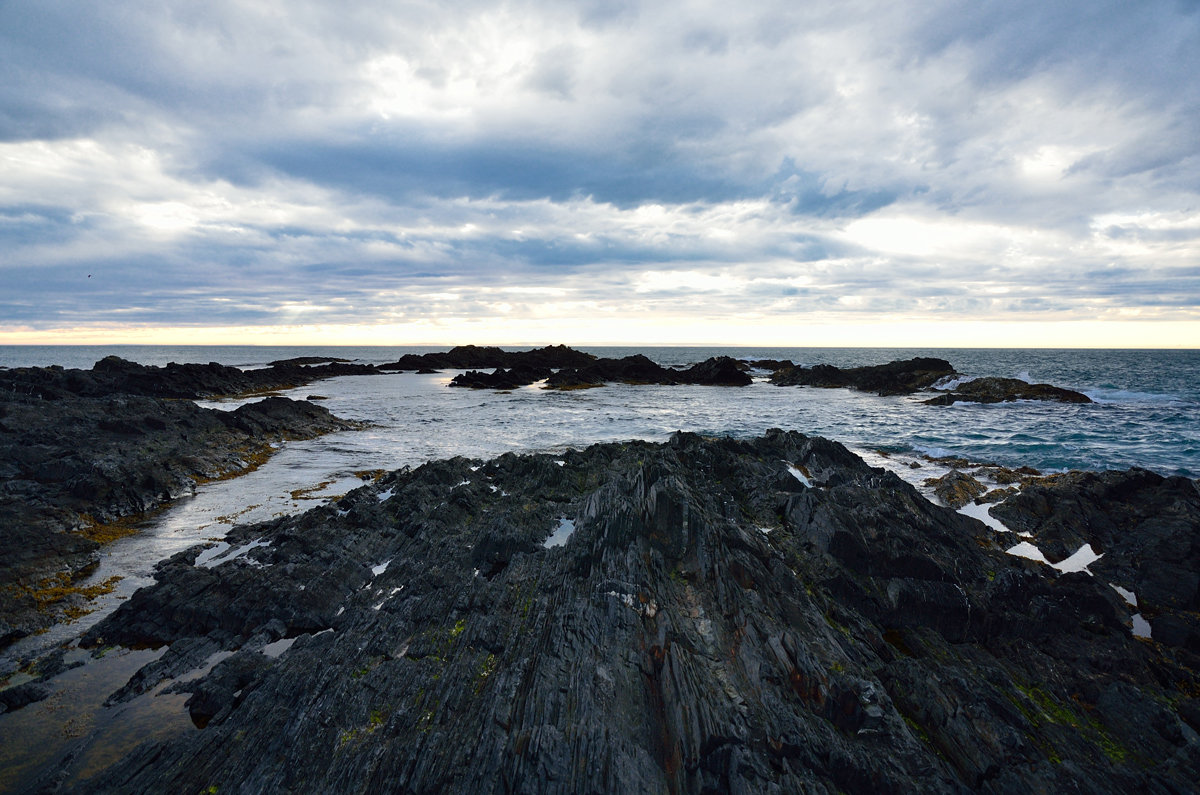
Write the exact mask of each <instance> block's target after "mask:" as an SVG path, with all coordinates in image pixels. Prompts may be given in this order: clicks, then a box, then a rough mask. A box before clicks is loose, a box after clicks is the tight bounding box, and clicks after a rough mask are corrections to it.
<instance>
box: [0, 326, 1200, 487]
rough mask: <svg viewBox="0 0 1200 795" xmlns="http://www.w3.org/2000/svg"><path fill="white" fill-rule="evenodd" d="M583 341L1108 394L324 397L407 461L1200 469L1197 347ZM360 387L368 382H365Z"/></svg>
mask: <svg viewBox="0 0 1200 795" xmlns="http://www.w3.org/2000/svg"><path fill="white" fill-rule="evenodd" d="M515 349H516V348H513V350H515ZM582 349H583V350H587V351H589V352H592V353H595V354H597V355H601V356H625V355H628V354H631V353H644V354H646V355H647V356H649V357H650V358H651V359H653V360H655V361H657V362H660V363H662V364H665V365H686V364H691V363H694V362H697V361H701V360H703V359H705V358H707V357H709V356H713V355H721V354H724V355H730V356H735V357H738V358H772V359H791V360H792V361H794V362H796V363H798V364H805V365H812V364H816V363H821V362H826V363H829V364H834V365H838V366H841V367H849V366H857V365H864V364H880V363H883V362H887V361H891V360H894V359H906V358H911V357H913V356H938V357H941V358H944V359H947V360H949V361H950V362H951V364H953V365H954V366H955V368H956V369H957V370H958V371H959V372H961V373H963V374H964V375H967V376H983V375H996V376H1005V377H1019V378H1024V379H1026V380H1030V381H1041V382H1048V383H1052V384H1055V385H1058V386H1064V387H1069V388H1072V389H1077V390H1079V391H1082V392H1084V393H1086V394H1087V395H1088V396H1089V397H1091V398H1092V399H1093V400H1095V401H1096V403H1095V404H1092V405H1083V406H1074V405H1061V404H1056V403H1033V402H1027V403H1016V404H1001V405H993V406H977V405H970V404H965V405H964V404H957V405H955V406H950V407H933V406H924V405H921V404H920V403H919V401H918V400H915V399H912V398H905V397H892V398H877V397H875V396H870V395H861V394H857V393H850V392H848V391H846V390H833V391H832V392H829V391H827V390H814V389H804V388H795V387H785V388H780V387H774V386H770V385H769V384H766V383H763V382H759V383H756V384H755V385H754V386H752V387H750V388H747V389H744V390H727V389H720V388H715V389H714V388H703V387H639V388H614V387H608V388H605V389H602V390H587V391H585V392H574V393H564V394H556V393H549V392H544V391H542V390H537V389H526V390H518V391H517V392H515V393H513V394H511V395H498V394H494V393H469V395H470V397H469V398H468V397H467V395H463V394H457V395H456V394H454V393H456V392H457V390H451V389H446V388H444V386H443V384H444V381H436V380H435V381H431V382H429V383H430V384H431V386H430V387H429V388H427V389H426V388H420V389H410V388H405V389H401V390H394V389H391V388H388V389H384V384H383V383H382V382H381V383H378V384H368V383H367V382H366V381H364V380H363V379H352V380H351V381H348V382H347V384H346V385H341V386H339V387H338V389H337V390H335V391H337V392H338V393H339V395H338V397H337V399H335V400H331V401H330V402H329V403H327V404H326V405H327V406H328V407H329V408H330V409H331V410H333V411H334V412H335V413H340V414H343V415H345V416H354V417H355V418H357V419H366V420H370V421H373V422H379V423H382V424H384V425H390V426H392V427H394V428H395V429H396V434H395V435H394V438H376V439H374V442H375V443H377V444H378V446H379V449H378V450H375V451H368V450H365V449H364V450H362V451H361V454H362V455H363V456H364V457H366V458H370V459H371V461H372V462H378V461H380V460H383V461H388V462H390V461H399V460H400V459H403V460H402V461H401V463H414V461H413V460H412V458H413V451H423V452H422V453H419V454H418V457H419V456H420V455H428V456H430V457H436V456H437V455H440V454H451V455H453V454H466V455H482V454H486V453H491V452H503V451H504V450H508V449H515V450H525V449H552V448H558V447H562V446H567V445H571V444H575V445H582V444H588V443H591V442H595V441H607V440H611V439H629V438H648V439H661V438H665V436H666V435H668V434H669V433H670V432H671V431H673V430H692V431H698V432H704V433H728V434H734V435H748V434H752V433H759V432H761V431H762V430H765V429H766V428H768V427H776V426H778V427H785V428H794V429H796V430H799V431H802V432H805V433H812V434H820V435H824V436H829V437H830V438H834V439H837V440H839V441H842V442H844V443H846V444H847V445H849V446H851V447H852V448H855V449H857V450H860V451H861V450H883V451H886V452H889V453H917V454H920V453H927V454H933V455H944V454H954V455H960V456H966V457H968V458H972V459H974V460H984V461H994V462H997V463H1001V464H1006V465H1011V466H1017V465H1029V466H1033V467H1036V468H1038V469H1043V470H1061V469H1107V468H1121V469H1123V468H1127V467H1130V466H1141V467H1145V468H1148V469H1153V470H1155V471H1158V472H1161V473H1163V474H1182V475H1188V476H1191V477H1196V476H1200V351H1196V350H1045V349H1032V350H1025V349H985V350H978V349H977V350H969V349H895V348H890V349H889V348H787V347H777V348H767V347H761V348H688V347H645V348H595V347H582ZM431 350H445V348H444V347H442V348H429V347H404V346H392V347H333V346H330V347H278V346H276V347H266V346H264V347H256V346H214V347H206V346H190V347H189V346H4V347H0V365H3V366H9V367H15V366H26V365H50V364H57V365H61V366H65V367H85V368H86V367H90V366H91V365H92V364H93V363H94V362H95V361H96V360H97V359H99V358H102V357H103V356H106V355H109V354H116V355H118V356H122V357H124V358H127V359H131V360H133V361H138V362H141V363H143V364H158V365H161V364H166V363H167V362H171V361H176V362H209V361H216V362H220V363H222V364H230V365H235V366H239V367H261V366H264V365H266V364H267V363H268V362H270V361H272V360H275V359H285V358H291V357H293V356H307V355H324V356H339V357H342V358H346V359H354V360H358V361H363V362H368V363H383V362H389V361H394V360H395V359H396V358H398V357H399V356H400V355H402V354H404V353H413V352H416V353H420V352H427V351H431ZM401 378H409V379H415V378H417V376H413V375H406V376H401ZM388 383H393V382H391V381H390V380H389V381H388ZM421 383H422V384H424V383H426V382H421ZM356 385H357V386H356ZM413 386H415V384H414V385H413ZM356 389H359V390H362V394H359V395H355V394H353V393H354V391H355V390H356ZM381 390H382V392H383V393H382V394H380V391H381ZM313 391H315V392H320V391H322V387H321V386H320V385H318V384H314V385H312V387H306V388H304V389H303V390H300V394H299V395H298V396H300V397H303V396H304V395H305V394H307V393H308V392H313ZM389 394H392V395H395V400H390V399H389ZM464 401H465V403H466V405H464ZM400 406H403V411H400V409H399V407H400ZM405 416H408V417H414V416H420V417H425V418H426V419H427V420H428V417H429V416H432V417H442V418H444V420H445V422H443V423H438V422H428V421H426V422H415V421H414V422H411V423H407V424H406V423H405V419H404V417H405ZM364 441H370V440H367V439H364ZM396 465H399V464H396Z"/></svg>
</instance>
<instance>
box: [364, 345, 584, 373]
mask: <svg viewBox="0 0 1200 795" xmlns="http://www.w3.org/2000/svg"><path fill="white" fill-rule="evenodd" d="M595 358H596V357H595V356H593V355H591V354H590V353H583V352H582V351H577V350H574V349H573V348H568V347H567V346H565V345H550V346H547V347H545V348H535V349H534V350H531V351H505V350H501V349H500V348H495V347H480V346H477V345H459V346H456V347H454V348H451V349H450V350H449V351H446V352H445V353H423V354H412V353H409V354H405V355H404V356H401V357H400V358H399V359H398V360H397V361H395V362H393V363H391V364H384V365H380V366H379V369H380V370H416V371H421V370H446V369H449V370H479V369H495V368H505V367H508V368H512V367H529V368H552V369H557V368H562V367H585V366H587V365H588V364H590V363H591V362H592V361H594V360H595Z"/></svg>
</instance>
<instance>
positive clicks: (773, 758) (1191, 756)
mask: <svg viewBox="0 0 1200 795" xmlns="http://www.w3.org/2000/svg"><path fill="white" fill-rule="evenodd" d="M556 459H557V461H561V462H562V466H559V465H558V464H557V463H556ZM388 495H390V496H388ZM381 496H386V499H383V500H381V499H380V497H381ZM551 539H553V540H554V543H555V544H556V545H554V546H546V545H545V544H546V542H547V541H550V540H551ZM1009 540H1010V539H1008V538H1003V537H1000V536H997V535H996V534H994V533H993V532H992V531H991V530H990V529H989V528H987V527H986V526H984V525H983V524H981V523H979V522H976V521H975V520H973V519H969V518H967V517H965V516H962V515H960V514H958V513H957V512H955V511H953V510H951V509H949V508H945V507H942V506H938V505H934V504H932V503H930V502H929V501H928V500H926V499H924V498H923V497H922V496H921V495H920V494H919V493H917V492H916V490H914V489H913V488H912V487H910V486H908V485H907V484H905V483H904V482H902V481H900V480H899V479H898V478H897V477H896V476H894V475H892V474H890V473H888V472H886V471H883V470H879V469H873V468H871V467H869V466H867V465H866V464H864V463H863V462H862V461H861V460H859V459H858V458H857V457H855V456H853V455H852V454H851V453H849V452H848V451H847V450H846V449H845V448H844V447H842V446H841V445H838V444H836V443H833V442H829V441H827V440H824V439H819V438H811V437H806V436H803V435H801V434H797V433H784V432H780V431H771V432H768V433H767V434H766V435H765V436H764V437H762V438H758V439H750V440H736V439H728V438H724V439H704V438H701V437H698V436H695V435H691V434H677V435H675V436H673V437H672V439H671V441H670V442H669V443H666V444H651V443H644V442H632V443H628V444H604V445H595V446H593V447H589V448H588V449H586V450H582V451H568V452H566V453H565V454H559V455H557V456H553V457H551V456H545V455H529V456H518V455H505V456H501V457H500V458H497V459H495V460H492V461H489V462H472V461H468V460H464V459H452V460H448V461H438V462H432V463H430V464H426V465H424V466H421V467H419V468H417V469H414V470H411V471H409V470H402V471H398V472H394V473H391V474H389V475H386V476H384V477H383V478H382V479H381V480H380V481H379V482H378V483H377V484H373V485H369V486H365V487H363V488H361V489H358V490H356V491H354V492H351V493H350V494H348V495H346V496H345V497H343V498H342V499H341V500H339V501H338V502H337V503H335V504H333V505H329V506H323V507H320V508H316V509H314V510H312V511H309V512H308V513H306V514H303V515H301V516H297V517H285V518H281V519H279V520H276V521H273V522H269V523H265V524H260V525H253V526H247V527H241V528H236V529H235V530H234V531H233V536H232V538H231V541H230V543H236V544H248V543H250V542H252V541H253V542H258V543H259V544H260V545H259V546H256V547H254V548H253V549H250V550H249V551H248V552H246V554H245V555H243V556H240V557H237V558H235V559H233V560H230V561H229V562H226V563H223V564H221V565H218V566H215V567H213V568H211V569H198V568H196V567H195V566H193V565H192V561H193V560H194V559H195V556H196V554H197V552H198V550H195V549H193V550H189V551H186V552H183V553H180V554H179V555H177V556H175V557H174V558H172V559H171V560H170V561H169V562H167V563H166V564H164V565H163V566H161V567H160V568H159V570H158V572H157V573H156V579H157V580H158V582H157V584H156V585H154V586H152V587H151V588H147V589H143V590H142V591H139V592H138V594H136V595H135V596H134V597H133V598H132V599H130V600H129V601H128V602H127V603H126V604H124V605H123V606H122V607H120V608H119V609H118V610H117V611H116V612H115V613H113V614H112V615H111V616H109V617H108V618H107V619H105V620H104V621H103V622H101V623H100V624H99V625H98V626H97V627H96V628H95V629H94V630H93V636H103V637H104V638H105V642H113V640H114V639H119V640H120V642H123V643H126V642H127V643H169V644H170V645H171V648H172V649H174V648H175V647H176V645H178V644H183V646H182V647H181V648H183V649H184V650H186V649H187V648H189V647H188V646H187V644H192V648H194V647H195V644H197V643H208V642H211V641H215V642H218V643H220V644H221V647H222V648H223V649H225V650H226V651H227V652H228V651H235V652H237V653H236V654H235V655H234V656H232V657H229V658H228V659H226V660H224V661H222V662H219V663H218V664H217V665H216V667H215V668H214V669H213V670H212V671H211V672H210V673H208V674H207V675H205V676H203V677H202V678H200V679H198V680H196V681H194V682H191V683H189V684H188V685H187V689H188V690H189V691H190V692H192V693H193V694H194V695H193V700H192V702H191V709H192V711H193V713H194V714H195V715H196V716H197V718H198V723H204V724H205V728H204V729H203V730H202V731H199V732H191V733H189V734H185V735H181V736H179V737H177V738H176V739H174V740H172V741H169V742H166V743H153V744H149V745H147V746H144V747H143V748H141V749H139V750H138V751H135V752H134V753H132V754H130V755H129V756H127V757H126V758H124V759H122V760H121V761H119V762H118V763H116V764H115V765H113V766H112V767H111V768H109V769H108V770H106V771H103V772H101V773H99V774H98V775H96V776H95V777H93V778H90V779H88V780H86V781H82V782H78V783H77V789H78V790H79V791H83V792H88V791H95V792H105V791H179V790H186V789H189V788H195V787H196V786H197V785H198V783H203V784H205V785H208V784H212V785H213V786H219V787H221V788H224V787H227V786H234V787H237V788H242V789H246V790H253V791H287V790H292V791H298V790H303V791H348V790H349V791H372V790H379V789H387V790H392V791H404V792H429V791H438V792H472V793H499V792H514V791H516V792H530V793H540V792H580V791H588V792H592V791H597V792H697V793H699V792H718V791H719V792H799V791H816V792H819V791H834V790H840V791H845V792H911V791H915V790H920V791H929V792H947V793H950V792H954V793H957V792H963V791H979V790H981V791H1005V792H1007V791H1086V792H1112V793H1118V792H1121V793H1123V792H1131V791H1186V790H1188V789H1190V788H1191V787H1192V786H1193V782H1194V781H1196V780H1197V777H1198V775H1200V753H1198V752H1197V749H1198V743H1200V739H1198V737H1197V735H1196V733H1195V730H1194V729H1193V728H1192V726H1191V725H1190V724H1189V722H1188V721H1189V720H1190V721H1192V722H1195V721H1196V720H1197V719H1196V717H1195V715H1196V714H1200V710H1196V709H1192V708H1191V707H1188V706H1187V705H1184V708H1181V709H1180V710H1179V711H1176V710H1174V709H1172V708H1170V707H1168V706H1164V705H1168V704H1171V703H1173V700H1174V699H1176V698H1177V696H1178V693H1180V692H1183V693H1191V692H1197V690H1196V688H1197V685H1198V684H1200V677H1198V676H1197V673H1196V672H1195V671H1194V670H1191V669H1189V668H1187V667H1185V666H1183V665H1181V664H1180V663H1179V661H1178V660H1177V659H1176V658H1175V657H1173V656H1170V655H1165V654H1162V653H1161V652H1160V651H1159V649H1158V647H1155V646H1152V645H1148V644H1144V643H1142V642H1140V641H1138V640H1137V639H1136V638H1134V637H1133V636H1132V635H1131V634H1130V632H1129V631H1128V628H1127V625H1126V623H1127V621H1128V619H1129V616H1128V611H1127V609H1126V606H1125V604H1124V602H1123V601H1122V600H1121V599H1120V597H1119V596H1118V595H1117V594H1116V592H1115V591H1114V590H1113V589H1111V588H1110V587H1109V586H1108V585H1107V583H1105V582H1104V581H1102V580H1100V579H1097V578H1093V577H1090V576H1088V575H1087V574H1072V575H1061V576H1059V575H1057V574H1056V573H1055V572H1054V571H1053V570H1051V569H1049V568H1048V567H1046V566H1043V565H1041V564H1038V563H1034V562H1032V561H1027V560H1024V559H1021V558H1016V557H1013V556H1010V555H1006V554H1004V552H1003V551H1002V548H1003V547H1004V545H1005V544H1006V543H1008V541H1009ZM385 564H386V565H385ZM281 636H282V637H288V638H295V641H294V643H293V644H292V646H291V648H290V649H288V650H287V651H286V652H284V653H283V654H282V655H281V656H279V657H278V658H274V659H272V658H266V657H264V656H263V655H260V654H258V653H257V651H256V649H257V648H258V646H259V644H261V643H262V639H263V638H265V637H281ZM1189 710H1190V711H1189ZM1185 715H1186V716H1189V717H1186V718H1185V717H1181V716H1185ZM205 721H207V722H206V723H205ZM1133 721H1136V723H1134V722H1133ZM1142 722H1149V725H1151V726H1153V730H1147V731H1143V732H1142V736H1138V737H1133V736H1131V735H1132V733H1133V731H1134V730H1133V729H1132V728H1131V727H1134V726H1137V727H1141V726H1142Z"/></svg>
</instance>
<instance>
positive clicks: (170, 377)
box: [0, 356, 378, 401]
mask: <svg viewBox="0 0 1200 795" xmlns="http://www.w3.org/2000/svg"><path fill="white" fill-rule="evenodd" d="M377 372H378V371H377V370H376V369H375V368H374V367H372V366H370V365H366V364H344V363H339V362H333V363H329V364H319V365H314V366H311V367H309V366H303V365H299V364H294V363H292V364H288V363H277V364H276V365H275V366H273V367H265V368H262V369H258V370H240V369H238V368H237V367H229V366H227V365H223V364H217V363H216V362H211V363H209V364H175V363H171V364H168V365H166V366H165V367H155V366H152V365H144V364H138V363H136V362H130V361H127V360H125V359H121V358H120V357H117V356H106V357H105V358H103V359H101V360H100V361H98V362H96V364H95V365H94V366H93V367H92V369H91V370H65V369H63V368H62V367H18V368H14V369H11V370H0V400H13V401H18V400H27V399H41V400H60V399H63V398H73V397H102V396H105V395H113V394H121V395H143V396H148V397H162V398H204V397H214V396H217V395H240V394H246V393H253V392H265V391H268V390H275V389H283V388H287V387H294V386H300V385H302V384H307V383H310V382H312V381H316V380H318V379H322V378H332V377H334V376H339V375H371V374H374V373H377Z"/></svg>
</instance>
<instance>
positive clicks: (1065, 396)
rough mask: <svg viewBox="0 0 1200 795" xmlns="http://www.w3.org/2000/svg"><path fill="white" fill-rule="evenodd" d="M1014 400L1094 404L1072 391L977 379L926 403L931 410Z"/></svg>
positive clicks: (1003, 380)
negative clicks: (957, 405) (936, 407)
mask: <svg viewBox="0 0 1200 795" xmlns="http://www.w3.org/2000/svg"><path fill="white" fill-rule="evenodd" d="M1013 400H1055V401H1058V402H1060V403H1091V402H1092V399H1091V398H1089V397H1088V396H1087V395H1085V394H1083V393H1082V392H1076V391H1075V390H1073V389H1063V388H1062V387H1057V386H1051V385H1050V384H1030V383H1027V382H1025V381H1021V380H1020V379H1017V378H976V379H975V380H973V381H967V382H966V383H964V384H960V385H959V386H958V387H955V389H954V391H952V392H947V393H945V394H942V395H938V396H937V397H935V398H930V399H929V400H926V401H924V402H925V403H926V404H928V405H930V406H949V405H951V404H953V403H957V402H960V401H961V402H970V403H1002V402H1009V401H1013Z"/></svg>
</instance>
